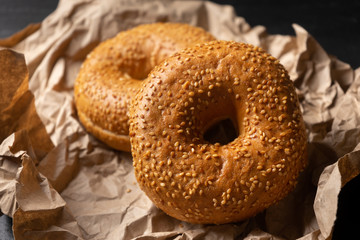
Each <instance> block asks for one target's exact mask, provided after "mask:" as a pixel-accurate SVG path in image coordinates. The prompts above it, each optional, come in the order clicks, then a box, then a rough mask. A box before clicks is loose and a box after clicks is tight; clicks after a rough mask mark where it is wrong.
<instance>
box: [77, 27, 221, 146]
mask: <svg viewBox="0 0 360 240" xmlns="http://www.w3.org/2000/svg"><path fill="white" fill-rule="evenodd" d="M210 40H214V38H213V37H212V36H211V35H210V34H209V33H207V32H205V31H204V30H203V29H200V28H197V27H192V26H190V25H187V24H180V23H155V24H146V25H140V26H138V27H136V28H133V29H131V30H128V31H124V32H121V33H119V34H118V35H117V36H116V37H114V38H112V39H109V40H107V41H105V42H103V43H101V44H100V45H99V46H98V47H96V48H95V49H94V50H93V51H92V52H91V53H90V54H89V55H88V56H87V58H86V60H85V61H84V63H83V65H82V67H81V69H80V72H79V74H78V77H77V79H76V81H75V86H74V95H75V104H76V107H77V111H78V114H79V119H80V121H81V122H82V124H83V125H84V126H85V128H86V129H87V130H88V131H89V132H91V133H92V134H93V135H94V136H96V137H97V138H99V139H100V140H102V141H103V142H105V143H107V144H108V145H109V146H111V147H113V148H115V149H118V150H123V151H130V142H129V137H128V133H129V131H128V128H129V126H128V110H127V108H128V103H129V102H130V100H131V98H132V97H133V95H134V94H135V92H136V91H137V90H138V88H139V86H140V83H141V81H139V80H142V79H144V78H146V77H147V74H148V73H149V72H150V70H151V69H152V68H153V67H154V66H156V65H157V64H159V63H160V62H161V61H162V60H163V59H165V58H166V57H167V56H169V55H171V54H173V53H174V52H176V51H178V50H180V49H182V48H185V47H189V46H191V45H193V44H196V43H200V42H204V41H210Z"/></svg>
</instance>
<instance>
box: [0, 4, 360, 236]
mask: <svg viewBox="0 0 360 240" xmlns="http://www.w3.org/2000/svg"><path fill="white" fill-rule="evenodd" d="M213 2H216V3H221V4H230V5H232V6H234V8H235V10H236V13H237V15H238V16H242V17H244V18H245V19H246V21H247V22H248V23H249V24H250V25H251V26H255V25H263V26H265V27H266V28H267V31H268V33H270V34H286V35H294V31H293V28H292V26H291V25H292V24H293V23H297V24H299V25H301V26H302V27H303V28H305V29H306V30H307V31H308V32H309V33H310V34H311V35H312V36H313V37H314V38H315V39H316V40H317V41H318V42H319V43H320V45H321V46H322V47H323V48H324V49H325V51H326V52H328V53H329V54H331V55H334V56H336V57H337V58H338V59H340V60H341V61H344V62H346V63H349V64H350V65H351V66H352V67H353V68H354V69H355V68H358V67H360V1H357V0H354V1H334V0H329V1H309V2H307V1H298V2H294V1H265V0H257V1H253V0H242V1H240V0H213ZM57 3H58V0H0V38H6V37H8V36H10V35H12V34H13V33H15V32H17V31H19V30H21V29H23V28H24V27H26V26H27V25H28V24H29V23H34V22H41V21H42V20H43V19H44V18H45V17H46V16H47V15H49V14H50V13H51V12H52V11H54V10H55V8H56V6H57ZM359 127H360V126H359ZM357 189H360V177H356V178H355V179H353V180H352V181H350V182H349V183H348V184H347V185H346V186H345V187H344V188H343V189H342V191H341V193H340V196H339V209H338V213H337V220H336V222H335V230H334V236H333V239H345V238H344V234H345V233H346V232H347V233H356V232H357V229H358V228H359V227H360V220H359V216H360V213H359V209H360V207H359V206H357V205H360V204H359V202H360V197H359V194H357ZM0 215H1V213H0ZM11 225H12V221H11V218H9V217H7V216H5V215H2V216H0V240H8V239H13V236H12V231H11Z"/></svg>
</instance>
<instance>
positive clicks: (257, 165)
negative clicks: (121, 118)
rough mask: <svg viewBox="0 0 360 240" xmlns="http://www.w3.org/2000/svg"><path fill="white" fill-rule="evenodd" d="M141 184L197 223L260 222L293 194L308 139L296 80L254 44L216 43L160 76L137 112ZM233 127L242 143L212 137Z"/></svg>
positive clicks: (134, 136) (165, 206)
mask: <svg viewBox="0 0 360 240" xmlns="http://www.w3.org/2000/svg"><path fill="white" fill-rule="evenodd" d="M130 116H131V117H130V137H131V145H132V155H133V161H134V163H133V164H134V168H135V175H136V178H137V181H138V183H139V185H140V187H141V189H142V190H143V191H144V192H145V193H146V194H147V196H148V197H149V198H150V199H151V200H152V201H153V202H154V204H155V205H156V206H157V207H159V208H160V209H162V210H163V211H164V212H165V213H167V214H168V215H170V216H173V217H175V218H177V219H180V220H183V221H187V222H191V223H202V224H206V223H215V224H221V223H227V222H233V221H241V220H244V219H246V218H248V217H251V216H254V215H255V214H257V213H259V212H260V211H262V210H264V209H265V208H267V207H268V206H270V205H271V204H274V203H276V202H277V201H279V200H280V199H282V198H284V197H285V196H286V195H287V194H288V193H289V192H290V191H291V190H292V189H294V187H295V185H296V182H297V178H298V176H299V173H300V172H301V171H302V170H303V169H304V167H305V166H306V164H307V154H306V144H307V140H306V132H305V127H304V122H303V119H302V114H301V111H300V108H299V103H298V98H297V95H296V92H295V88H294V86H293V82H292V81H291V80H290V79H289V76H288V73H287V71H286V70H285V69H284V67H283V66H282V65H281V64H280V63H279V61H278V60H276V59H275V58H274V57H272V56H270V55H269V54H267V53H266V52H265V51H264V50H262V49H260V48H258V47H254V46H252V45H248V44H244V43H237V42H232V41H212V42H208V43H203V44H199V45H197V46H195V47H191V48H187V49H184V50H182V51H180V52H178V53H176V54H174V55H173V56H171V57H170V58H167V59H166V60H165V61H164V62H163V63H161V64H160V65H158V66H157V67H155V68H154V69H153V70H152V71H151V73H150V74H149V77H148V78H147V79H146V80H145V81H144V82H143V87H142V88H141V90H140V91H139V92H138V93H137V95H136V96H135V98H134V100H133V103H132V105H131V109H130ZM222 119H230V120H231V121H232V122H233V123H234V126H235V129H237V131H238V135H237V137H236V138H235V139H234V140H233V141H231V142H229V143H225V144H220V143H210V142H209V141H207V140H206V139H205V138H204V134H205V132H206V131H207V129H209V128H210V127H211V126H212V125H214V124H215V123H216V122H218V121H220V120H222Z"/></svg>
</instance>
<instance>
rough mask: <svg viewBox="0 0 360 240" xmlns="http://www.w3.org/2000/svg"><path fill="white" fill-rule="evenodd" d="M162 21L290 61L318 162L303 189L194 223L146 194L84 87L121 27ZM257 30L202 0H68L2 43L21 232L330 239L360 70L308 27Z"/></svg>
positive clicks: (6, 146) (13, 199)
mask: <svg viewBox="0 0 360 240" xmlns="http://www.w3.org/2000/svg"><path fill="white" fill-rule="evenodd" d="M156 21H172V22H185V23H189V24H192V25H196V26H200V27H203V28H204V29H206V30H208V31H210V32H211V33H212V34H213V35H214V36H216V37H217V38H218V39H225V40H235V41H243V42H248V43H252V44H254V45H257V46H261V47H263V48H264V49H266V50H267V51H268V52H269V53H271V54H272V55H273V56H275V57H277V58H278V59H279V60H280V62H281V63H282V64H283V65H284V66H285V67H286V68H287V70H288V71H289V73H290V76H291V78H292V79H293V81H294V83H295V86H296V87H297V91H298V93H299V97H300V102H301V108H302V111H303V115H304V119H305V122H306V127H307V133H308V140H309V143H308V145H309V166H308V168H307V169H306V170H305V171H304V172H303V174H302V175H301V177H300V179H299V184H298V186H297V188H296V189H295V191H293V192H292V193H291V194H290V195H289V196H288V197H286V198H285V199H284V200H282V201H281V202H279V203H278V204H276V205H274V206H271V207H270V208H268V209H267V210H265V211H264V212H262V213H260V214H258V215H257V216H255V217H253V218H251V219H248V220H246V221H244V222H239V223H231V224H224V225H194V224H189V223H186V222H180V221H178V220H176V219H173V218H171V217H169V216H167V215H166V214H165V213H163V212H162V211H161V210H159V209H157V208H156V207H155V206H154V205H153V204H152V203H151V202H150V200H149V199H148V198H147V197H146V196H145V194H144V193H142V192H141V191H140V190H139V187H138V186H137V184H136V180H135V177H134V173H133V167H132V159H131V155H130V154H129V153H122V152H117V151H114V150H112V149H110V148H108V147H107V146H105V145H104V144H102V143H100V142H99V141H97V140H96V139H94V138H93V137H92V136H91V135H89V134H88V133H87V132H86V131H85V130H84V129H83V127H82V126H81V125H80V123H79V121H78V118H77V116H76V111H75V108H74V103H73V83H74V80H75V78H76V75H77V72H78V70H79V67H80V65H81V63H82V61H83V60H84V58H85V56H86V54H87V53H88V52H89V51H91V50H92V49H93V48H94V47H95V46H96V45H97V44H98V43H99V42H101V41H103V40H105V39H107V38H110V37H113V36H115V35H116V34H117V33H118V32H119V31H122V30H125V29H128V28H131V27H134V26H136V25H138V24H142V23H150V22H156ZM293 28H294V31H295V36H284V35H269V34H267V33H266V29H265V28H264V27H263V26H255V27H250V26H249V25H248V24H247V23H246V21H245V19H243V18H241V17H238V16H236V15H235V12H234V9H233V8H232V7H230V6H220V5H216V4H214V3H211V2H202V1H186V2H184V1H150V0H137V1H115V0H114V1H91V0H90V1H89V0H74V1H60V3H59V6H58V8H57V9H56V11H54V12H53V13H52V14H51V15H50V16H48V17H47V18H46V19H45V20H44V21H43V22H42V23H41V25H33V26H30V27H29V28H28V29H25V30H24V31H22V32H20V33H19V34H17V35H14V36H13V37H10V38H8V39H5V40H0V46H2V47H7V48H12V49H13V50H8V49H3V50H0V71H1V74H0V143H1V145H0V193H1V194H0V206H1V212H3V213H4V214H6V215H9V216H11V217H12V218H13V232H14V236H15V238H16V239H45V238H46V239H167V238H171V239H199V238H202V239H203V238H206V239H233V238H236V237H242V238H244V239H327V238H329V237H331V233H332V230H333V226H334V221H335V219H336V211H337V201H338V195H339V192H340V190H341V188H342V187H343V186H344V185H345V184H346V183H347V182H348V181H350V180H351V179H352V178H354V177H355V176H357V175H358V174H359V171H360V163H359V160H360V128H359V126H360V94H359V89H360V69H357V70H355V71H354V70H353V69H351V67H350V66H349V65H348V64H346V63H343V62H341V61H339V60H338V59H336V58H335V57H333V56H329V55H328V54H327V53H326V52H325V51H324V50H323V49H322V48H321V46H320V45H319V44H318V43H317V42H316V40H315V39H314V38H312V37H311V36H310V35H309V34H308V33H307V32H306V30H305V29H303V28H302V27H301V26H299V25H296V24H295V25H293ZM25 61H26V64H25Z"/></svg>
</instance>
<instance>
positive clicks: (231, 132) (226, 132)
mask: <svg viewBox="0 0 360 240" xmlns="http://www.w3.org/2000/svg"><path fill="white" fill-rule="evenodd" d="M238 136H239V132H238V130H237V128H236V127H235V125H234V122H233V121H232V120H231V119H230V118H226V119H222V120H219V121H216V122H215V123H214V124H212V125H211V126H210V127H209V128H208V129H207V130H206V131H205V133H204V136H203V137H204V140H205V141H207V142H209V143H211V144H215V143H220V145H226V144H228V143H230V142H232V141H233V140H235V139H236V138H237V137H238Z"/></svg>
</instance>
